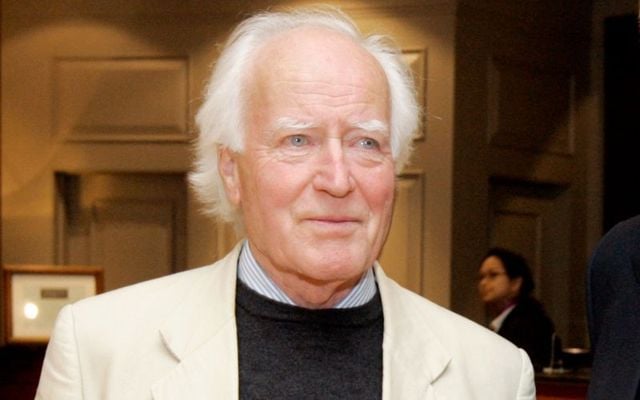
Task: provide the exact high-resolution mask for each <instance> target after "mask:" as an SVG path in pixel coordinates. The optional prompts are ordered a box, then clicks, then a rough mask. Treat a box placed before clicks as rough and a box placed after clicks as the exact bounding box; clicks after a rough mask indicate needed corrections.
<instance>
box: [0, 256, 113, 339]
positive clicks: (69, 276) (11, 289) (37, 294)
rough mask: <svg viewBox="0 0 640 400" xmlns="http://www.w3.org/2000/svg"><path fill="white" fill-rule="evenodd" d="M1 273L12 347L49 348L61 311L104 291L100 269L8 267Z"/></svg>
mask: <svg viewBox="0 0 640 400" xmlns="http://www.w3.org/2000/svg"><path fill="white" fill-rule="evenodd" d="M2 270H3V271H2V272H3V278H4V316H5V340H6V342H7V343H9V344H21V343H22V344H46V343H47V342H48V341H49V336H50V335H51V331H52V330H53V326H54V323H55V320H56V318H57V316H58V313H59V312H60V310H61V309H62V307H64V306H65V305H67V304H70V303H73V302H76V301H78V300H81V299H83V298H86V297H90V296H94V295H96V294H99V293H102V292H103V291H104V271H103V269H102V268H100V267H95V266H81V265H33V264H8V265H3V266H2Z"/></svg>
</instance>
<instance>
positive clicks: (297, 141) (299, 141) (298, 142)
mask: <svg viewBox="0 0 640 400" xmlns="http://www.w3.org/2000/svg"><path fill="white" fill-rule="evenodd" d="M287 141H288V142H289V144H290V145H292V146H295V147H300V146H304V145H306V144H308V143H309V139H308V138H307V137H306V136H304V135H291V136H289V137H288V138H287Z"/></svg>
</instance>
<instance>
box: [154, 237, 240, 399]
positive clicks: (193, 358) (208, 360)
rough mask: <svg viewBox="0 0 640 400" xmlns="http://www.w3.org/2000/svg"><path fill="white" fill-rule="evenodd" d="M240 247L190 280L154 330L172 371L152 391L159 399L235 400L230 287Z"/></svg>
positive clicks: (233, 284)
mask: <svg viewBox="0 0 640 400" xmlns="http://www.w3.org/2000/svg"><path fill="white" fill-rule="evenodd" d="M239 252H240V245H237V246H236V247H235V248H234V249H233V250H232V251H231V252H230V253H229V254H228V255H227V256H226V257H225V258H223V259H222V260H221V261H220V262H218V263H216V264H214V265H213V266H210V267H206V268H209V270H210V271H209V273H208V274H207V275H206V278H205V279H202V280H200V281H198V282H193V285H192V287H190V288H189V290H188V292H187V294H186V297H185V299H184V300H183V301H182V302H181V304H180V305H179V306H178V307H177V308H176V310H177V311H176V312H174V313H173V314H172V315H171V316H170V317H169V318H168V319H167V320H166V321H165V323H164V324H163V326H162V327H161V329H160V335H161V337H162V342H163V343H164V345H165V346H166V348H167V350H168V351H169V353H170V354H171V356H173V357H174V358H175V359H176V360H177V361H178V364H177V366H176V368H175V369H174V370H173V371H171V373H170V374H169V375H167V376H166V377H164V378H162V379H161V380H159V381H158V382H156V383H155V384H154V385H153V387H152V393H153V397H154V399H156V400H161V399H176V398H185V399H212V398H223V399H231V400H233V399H237V397H238V354H237V353H238V351H237V348H238V344H237V335H236V323H235V288H236V271H237V268H236V266H237V260H238V255H239Z"/></svg>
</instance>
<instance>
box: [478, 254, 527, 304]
mask: <svg viewBox="0 0 640 400" xmlns="http://www.w3.org/2000/svg"><path fill="white" fill-rule="evenodd" d="M491 256H494V257H497V258H498V259H499V260H500V261H501V262H502V265H503V266H504V271H505V272H506V273H507V276H508V277H509V279H515V278H522V285H520V293H518V298H521V299H524V298H527V297H529V296H530V295H531V293H532V292H533V288H534V287H535V284H534V283H533V277H532V275H531V269H530V268H529V265H528V264H527V260H525V258H524V257H523V256H521V255H520V254H518V253H515V252H513V251H511V250H507V249H505V248H502V247H492V248H491V249H489V251H488V252H487V254H486V255H485V257H484V258H483V260H486V259H487V258H489V257H491Z"/></svg>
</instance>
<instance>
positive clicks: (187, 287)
mask: <svg viewBox="0 0 640 400" xmlns="http://www.w3.org/2000/svg"><path fill="white" fill-rule="evenodd" d="M419 115H420V113H419V109H418V107H417V101H416V98H415V87H414V86H413V81H412V79H411V75H410V72H409V70H408V68H407V66H406V65H405V64H404V63H403V61H402V58H401V56H400V52H399V50H398V49H397V48H396V47H395V46H393V45H391V44H390V42H389V41H388V39H385V38H383V37H381V36H363V35H362V34H361V33H360V32H359V31H358V29H357V28H356V26H355V25H354V23H353V22H352V21H351V20H350V19H349V18H348V17H347V16H346V15H344V14H343V13H341V12H340V11H338V10H336V9H333V8H324V7H322V8H313V9H299V10H293V11H290V12H266V13H261V14H257V15H255V16H252V17H250V18H249V19H247V20H245V21H244V22H242V23H241V24H240V25H239V26H238V27H237V28H236V29H235V30H234V32H233V33H232V34H231V37H230V38H229V40H228V42H227V44H226V46H225V48H224V50H223V51H222V53H221V55H220V57H219V59H218V60H217V62H216V65H215V67H214V70H213V73H212V76H211V79H210V81H209V84H208V87H207V89H206V93H205V99H204V103H203V105H202V107H201V108H200V110H199V112H198V115H197V117H196V120H197V124H198V127H199V137H198V142H197V149H196V150H197V160H196V164H195V171H194V172H193V173H192V174H191V175H190V179H191V183H192V184H193V186H194V188H195V190H196V191H197V193H198V194H199V197H200V199H201V200H202V201H203V202H204V204H205V205H206V207H207V210H208V211H209V212H210V213H211V214H212V215H215V216H216V217H217V218H219V219H221V220H224V221H229V222H233V223H235V224H236V226H237V228H238V231H239V232H242V233H243V234H244V236H245V239H244V240H242V241H241V242H240V243H239V244H238V245H237V246H236V247H235V248H234V249H233V250H232V251H231V252H230V253H229V254H228V255H227V256H226V257H224V258H223V259H222V260H220V261H218V262H217V263H215V264H213V265H211V266H206V267H202V268H196V269H193V270H189V271H186V272H181V273H178V274H174V275H170V276H167V277H163V278H160V279H156V280H152V281H149V282H144V283H141V284H137V285H134V286H130V287H127V288H123V289H120V290H116V291H112V292H109V293H105V294H103V295H100V296H97V297H93V298H90V299H87V300H83V301H81V302H78V303H76V304H73V305H71V306H67V307H65V308H64V309H63V310H62V311H61V313H60V315H59V317H58V320H57V323H56V327H55V329H54V332H53V334H52V336H51V341H50V343H49V346H48V349H47V355H46V359H45V362H44V366H43V370H42V376H41V379H40V385H39V388H38V394H37V398H38V399H117V400H123V399H148V398H154V399H190V400H197V399H224V400H229V399H350V400H352V399H368V400H369V399H385V400H392V399H403V400H410V399H431V400H434V399H442V398H449V399H489V398H490V399H497V400H502V399H503V400H514V399H521V400H524V399H528V400H533V399H534V398H535V387H534V383H533V369H532V366H531V363H530V361H529V358H528V356H527V354H526V353H525V352H524V351H522V350H520V349H517V348H516V347H515V346H513V345H512V344H511V343H509V342H508V341H506V340H504V339H502V338H500V337H499V336H498V335H496V334H494V333H493V332H491V331H489V330H487V329H485V328H483V327H481V326H479V325H477V324H475V323H474V322H472V321H470V320H467V319H465V318H463V317H461V316H459V315H456V314H454V313H453V312H451V311H449V310H447V309H445V308H442V307H439V306H437V305H435V304H434V303H431V302H430V301H428V300H426V299H424V298H423V297H420V296H418V295H417V294H414V293H412V292H410V291H408V290H406V289H404V288H401V287H400V286H399V285H398V284H396V283H395V282H393V281H392V280H391V279H390V278H388V277H387V276H386V275H385V273H384V271H383V269H382V267H381V266H380V265H379V264H378V262H377V261H376V259H377V257H378V256H379V254H380V251H381V249H382V246H383V244H384V242H385V239H386V236H387V233H388V231H389V225H390V222H391V216H392V210H393V200H394V192H395V182H396V179H395V174H396V173H397V172H399V171H400V170H401V169H402V167H403V165H404V164H405V163H406V162H407V160H408V157H409V154H410V149H411V142H412V135H413V134H414V133H415V132H416V130H417V128H418V121H419Z"/></svg>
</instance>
